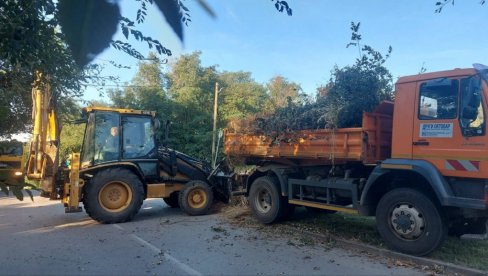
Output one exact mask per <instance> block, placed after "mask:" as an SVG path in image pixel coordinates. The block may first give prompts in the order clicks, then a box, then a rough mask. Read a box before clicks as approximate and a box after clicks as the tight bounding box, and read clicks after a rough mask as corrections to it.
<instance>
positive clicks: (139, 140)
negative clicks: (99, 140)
mask: <svg viewBox="0 0 488 276" xmlns="http://www.w3.org/2000/svg"><path fill="white" fill-rule="evenodd" d="M122 127H123V135H122V137H123V144H122V146H123V151H122V158H123V159H133V158H142V157H144V156H146V155H148V154H149V153H150V152H151V151H152V150H153V149H154V147H155V143H154V131H153V126H152V120H151V118H150V117H142V116H139V117H136V116H131V117H129V116H127V117H123V118H122Z"/></svg>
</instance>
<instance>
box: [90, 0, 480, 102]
mask: <svg viewBox="0 0 488 276" xmlns="http://www.w3.org/2000/svg"><path fill="white" fill-rule="evenodd" d="M206 2H207V3H208V5H209V6H210V7H211V8H212V9H213V11H214V12H215V13H216V15H217V17H216V18H212V17H211V16H209V15H208V14H207V13H206V12H205V11H204V10H203V9H202V8H201V7H200V6H199V5H198V4H197V1H196V0H186V1H184V2H183V3H184V4H185V5H186V6H187V7H188V8H189V9H190V13H191V20H192V21H191V22H190V24H189V26H188V27H185V28H184V40H183V42H181V41H180V40H179V39H178V38H177V36H176V35H175V34H174V33H173V31H172V30H171V28H170V27H169V26H168V25H167V24H166V22H165V20H164V17H163V16H162V14H161V13H160V12H159V11H158V10H157V9H156V7H155V6H154V7H149V9H150V11H149V14H148V16H147V18H146V21H145V22H144V23H143V24H142V25H139V27H138V28H139V29H140V30H141V31H142V32H143V33H144V34H145V35H149V36H151V37H153V38H156V39H158V40H159V41H160V42H161V43H162V44H163V45H164V46H165V47H166V48H169V49H171V51H172V52H173V55H172V57H171V58H170V59H169V62H170V63H171V62H174V59H175V58H178V57H179V56H180V55H182V54H187V53H192V52H193V51H201V60H202V65H203V66H211V65H218V67H217V69H218V70H219V71H247V72H251V73H252V76H253V78H254V79H255V80H256V81H257V82H259V83H266V82H267V81H269V80H270V79H271V78H272V77H274V76H276V75H281V76H284V77H286V78H287V79H288V80H290V81H293V82H296V83H298V84H300V85H301V87H302V89H303V91H304V92H305V93H308V94H311V95H313V94H315V90H316V88H317V87H319V86H320V85H323V84H326V83H327V81H328V80H329V78H330V72H331V70H332V68H333V67H334V66H335V65H337V66H339V67H342V66H346V65H350V64H353V63H354V61H355V59H356V58H357V57H358V51H357V49H355V48H346V45H347V43H349V41H350V37H351V31H350V26H351V22H352V21H354V22H361V27H360V33H361V35H362V38H363V40H362V42H363V43H364V44H367V45H370V46H372V47H373V48H374V49H376V50H378V51H380V52H382V53H386V51H387V49H388V46H392V47H393V52H392V55H391V57H390V58H389V59H388V61H387V62H386V64H385V66H386V67H387V68H388V69H389V70H390V72H391V73H392V74H393V76H394V78H395V79H396V78H398V77H400V76H406V75H414V74H417V73H419V71H420V69H421V68H422V67H424V68H426V69H427V71H428V72H433V71H440V70H449V69H453V68H466V67H471V66H472V64H473V63H483V64H487V63H488V37H487V35H486V30H487V27H488V20H486V18H487V15H488V4H485V5H480V1H479V0H463V1H455V5H454V6H452V5H447V6H445V7H444V9H443V11H442V12H441V13H435V9H436V6H435V3H436V2H437V0H369V1H364V0H287V2H288V4H289V5H290V7H291V8H292V9H293V15H292V16H287V15H286V14H285V13H279V12H277V11H276V9H275V7H274V2H273V1H271V0H206ZM119 3H120V5H121V9H122V14H123V15H124V16H126V17H128V18H131V19H135V16H136V11H137V9H138V3H139V2H136V1H134V0H121V1H120V2H119ZM113 39H120V40H125V38H123V36H122V34H121V32H120V31H119V32H118V33H117V34H115V36H114V38H113ZM129 42H130V43H132V45H134V47H135V48H136V49H137V50H139V51H140V52H141V53H143V54H145V55H147V53H148V51H149V49H148V48H147V47H145V45H143V44H141V43H138V42H135V41H134V40H133V39H131V40H129ZM107 60H114V61H116V62H117V63H120V64H122V65H126V66H130V67H131V69H130V70H128V69H117V68H115V67H113V66H111V65H110V64H108V63H107ZM94 62H96V63H100V64H104V65H106V67H105V69H104V71H103V72H102V75H115V76H118V77H119V78H120V83H119V84H120V85H123V83H124V82H130V80H131V79H132V78H133V76H134V74H135V72H136V71H137V62H138V61H137V60H136V59H134V58H132V57H130V56H128V55H126V54H124V53H122V52H120V51H117V50H115V49H113V48H107V49H106V50H105V51H104V52H103V53H102V54H100V55H99V56H97V58H96V59H95V60H94ZM162 68H163V70H168V65H162ZM109 85H110V86H108V87H105V88H102V90H104V89H108V88H114V86H116V85H117V84H109ZM84 99H86V100H92V99H103V97H102V98H100V95H99V92H97V91H96V90H95V89H94V87H89V88H88V89H87V90H86V91H85V96H84Z"/></svg>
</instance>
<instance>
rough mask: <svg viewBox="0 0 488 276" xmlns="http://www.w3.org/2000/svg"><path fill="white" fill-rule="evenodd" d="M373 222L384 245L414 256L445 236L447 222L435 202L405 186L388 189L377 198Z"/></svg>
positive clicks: (424, 253) (432, 246)
mask: <svg viewBox="0 0 488 276" xmlns="http://www.w3.org/2000/svg"><path fill="white" fill-rule="evenodd" d="M376 224H377V228H378V232H379V233H380V235H381V237H382V238H383V240H384V241H385V243H386V245H387V246H388V247H390V248H392V249H394V250H397V251H400V252H402V253H407V254H411V255H416V256H424V255H427V254H429V253H431V252H432V251H434V250H435V249H436V248H438V247H439V246H440V245H441V244H442V243H443V242H444V240H445V239H446V238H447V223H446V219H445V216H444V214H443V213H442V210H441V208H440V206H439V204H438V203H437V202H436V201H435V200H433V199H431V198H429V197H428V196H426V195H425V194H424V193H422V192H419V191H417V190H414V189H409V188H397V189H394V190H391V191H390V192H388V193H386V194H385V195H384V196H383V197H382V198H381V200H380V202H379V203H378V206H377V208H376Z"/></svg>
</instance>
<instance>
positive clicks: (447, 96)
mask: <svg viewBox="0 0 488 276" xmlns="http://www.w3.org/2000/svg"><path fill="white" fill-rule="evenodd" d="M458 91H459V81H458V80H456V79H448V78H440V79H435V80H430V81H427V82H424V83H422V84H421V85H420V97H419V99H420V101H419V119H420V120H438V119H454V118H456V116H457V105H458V104H457V103H458Z"/></svg>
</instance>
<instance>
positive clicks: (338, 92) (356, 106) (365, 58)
mask: <svg viewBox="0 0 488 276" xmlns="http://www.w3.org/2000/svg"><path fill="white" fill-rule="evenodd" d="M359 27H360V23H354V22H352V23H351V31H352V35H351V42H350V43H349V44H347V47H350V46H353V47H356V48H357V50H358V53H359V56H358V58H357V59H356V62H355V63H354V64H353V65H351V66H345V67H343V68H339V67H337V66H336V67H334V69H333V70H332V74H331V75H332V76H331V79H330V81H329V83H328V85H327V87H328V90H327V93H326V101H325V103H326V119H327V122H329V123H332V124H334V125H335V126H337V127H357V126H360V125H361V121H362V112H363V111H372V110H373V109H374V108H375V107H376V106H377V105H378V103H379V102H380V101H382V100H389V99H391V98H392V96H393V78H392V75H391V73H390V72H389V71H388V69H387V68H386V67H385V66H384V64H385V62H386V60H387V59H388V57H389V56H390V54H391V51H392V48H391V46H390V47H389V48H388V51H387V53H386V54H385V55H383V54H381V53H380V52H378V51H376V50H374V49H373V47H371V46H369V45H364V44H362V38H361V34H360V33H359ZM358 111H360V112H358Z"/></svg>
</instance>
